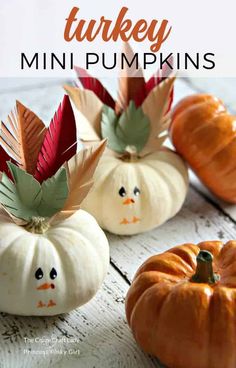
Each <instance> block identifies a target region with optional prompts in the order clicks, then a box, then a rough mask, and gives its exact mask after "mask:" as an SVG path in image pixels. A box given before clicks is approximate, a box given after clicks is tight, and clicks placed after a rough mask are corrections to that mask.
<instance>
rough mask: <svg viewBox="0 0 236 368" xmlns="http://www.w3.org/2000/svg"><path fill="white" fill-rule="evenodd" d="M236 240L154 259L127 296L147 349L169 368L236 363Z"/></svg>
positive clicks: (139, 336)
mask: <svg viewBox="0 0 236 368" xmlns="http://www.w3.org/2000/svg"><path fill="white" fill-rule="evenodd" d="M235 262H236V241H229V242H228V243H226V245H225V246H224V245H223V244H222V242H220V241H212V242H211V241H208V242H203V243H200V244H198V245H194V244H184V245H182V246H178V247H175V248H172V249H170V250H168V251H167V252H165V253H162V254H160V255H156V256H153V257H151V258H149V259H148V260H147V261H146V262H145V263H144V264H143V265H142V266H141V267H140V268H139V270H138V272H137V274H136V276H135V278H134V281H133V283H132V285H131V287H130V289H129V291H128V294H127V297H126V315H127V320H128V323H129V325H130V327H131V329H132V331H133V334H134V337H135V339H136V341H137V342H138V344H139V345H140V346H141V347H142V348H143V350H144V351H146V352H148V353H151V354H153V355H155V356H156V357H158V358H159V359H160V361H161V362H162V363H164V364H165V365H167V367H168V368H222V367H223V368H235V367H236V266H235V264H236V263H235Z"/></svg>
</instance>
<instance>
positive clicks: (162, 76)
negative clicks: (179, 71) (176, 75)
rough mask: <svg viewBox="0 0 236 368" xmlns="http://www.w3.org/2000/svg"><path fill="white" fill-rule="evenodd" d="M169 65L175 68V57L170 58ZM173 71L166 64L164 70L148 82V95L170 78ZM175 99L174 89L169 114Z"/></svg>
mask: <svg viewBox="0 0 236 368" xmlns="http://www.w3.org/2000/svg"><path fill="white" fill-rule="evenodd" d="M169 64H170V65H172V66H173V57H171V58H170V61H169ZM172 71H173V69H172V68H171V67H170V66H169V65H168V64H164V67H163V69H162V70H159V71H158V72H157V73H155V74H154V75H153V76H152V77H151V78H150V79H149V80H148V81H147V82H146V86H145V88H146V93H147V95H148V94H149V93H150V92H151V91H152V89H153V88H155V87H156V86H157V85H158V84H160V83H161V82H163V81H164V80H165V79H166V78H168V76H169V75H170V74H171V72H172ZM173 99H174V88H173V89H172V91H171V93H170V97H169V104H168V108H167V111H166V113H167V112H169V111H170V109H171V106H172V103H173Z"/></svg>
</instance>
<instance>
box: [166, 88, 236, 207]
mask: <svg viewBox="0 0 236 368" xmlns="http://www.w3.org/2000/svg"><path fill="white" fill-rule="evenodd" d="M170 134H171V138H172V142H173V145H174V146H175V148H176V150H177V152H178V153H179V154H180V155H182V157H183V158H184V159H185V160H186V161H187V162H188V163H189V165H190V166H191V168H192V169H193V171H194V172H195V173H196V175H197V176H198V177H199V179H200V180H201V181H202V182H203V183H204V184H205V185H206V186H207V187H208V188H209V189H210V190H211V191H212V193H214V194H215V195H216V196H218V197H219V198H221V199H223V200H225V201H228V202H232V203H236V159H235V158H236V116H233V115H230V114H229V112H227V110H226V108H225V106H224V105H223V103H222V102H221V101H220V100H219V99H217V98H216V97H214V96H211V95H205V94H198V95H193V96H189V97H186V98H184V99H183V100H181V101H180V102H179V103H178V104H177V106H176V107H175V109H174V111H173V114H172V122H171V126H170Z"/></svg>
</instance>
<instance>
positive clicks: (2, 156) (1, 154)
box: [0, 146, 17, 179]
mask: <svg viewBox="0 0 236 368" xmlns="http://www.w3.org/2000/svg"><path fill="white" fill-rule="evenodd" d="M8 161H11V162H13V164H15V165H17V162H16V161H15V160H13V158H11V156H9V155H8V153H7V152H6V151H5V150H4V148H3V147H2V146H0V172H4V173H5V174H6V175H7V176H8V177H9V178H10V179H12V176H11V172H10V170H9V167H8V166H7V162H8Z"/></svg>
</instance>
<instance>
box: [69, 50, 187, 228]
mask: <svg viewBox="0 0 236 368" xmlns="http://www.w3.org/2000/svg"><path fill="white" fill-rule="evenodd" d="M125 50H126V54H127V55H128V59H131V58H132V57H133V52H132V50H131V49H130V47H129V46H127V45H126V49H125ZM76 70H77V72H78V73H79V77H80V79H81V81H82V84H83V85H84V87H86V88H87V89H81V88H77V87H71V86H65V89H66V91H67V93H68V94H69V95H70V97H71V99H72V101H73V102H74V105H75V107H76V109H75V114H76V117H78V118H77V125H78V130H79V136H80V138H81V139H82V140H83V141H84V142H86V144H88V145H89V144H91V142H93V141H100V140H101V139H104V138H107V142H108V144H107V150H106V152H105V155H104V156H103V157H102V159H101V161H100V164H99V166H98V168H97V169H96V172H95V176H94V182H95V185H94V187H93V189H92V190H91V191H90V193H89V195H88V196H87V198H86V199H85V200H84V201H83V203H82V208H84V209H85V210H87V211H88V212H89V213H91V214H92V215H93V216H95V218H96V219H97V221H98V223H99V224H100V226H101V227H102V228H103V229H106V230H108V231H110V232H112V233H116V234H123V235H130V234H136V233H140V232H144V231H147V230H149V229H152V228H154V227H156V226H158V225H161V224H162V223H164V222H165V221H166V220H168V219H169V218H171V217H172V216H174V215H175V214H176V213H177V212H178V211H179V209H180V208H181V206H182V204H183V202H184V199H185V196H186V192H187V188H188V174H187V169H186V166H185V164H184V162H183V160H182V159H181V158H180V157H179V156H178V155H177V154H176V153H175V152H173V151H171V150H169V149H167V148H164V147H163V146H162V145H163V142H164V140H165V139H166V134H165V131H166V129H167V127H168V124H169V109H170V106H171V102H172V96H173V83H174V78H160V77H159V76H158V75H157V76H154V77H152V78H151V79H150V80H149V81H148V82H145V80H144V78H143V76H142V71H141V69H138V71H135V73H136V74H135V75H134V76H133V77H129V76H128V72H127V75H124V74H122V76H121V77H120V79H119V81H120V85H119V92H118V101H117V102H115V101H114V100H113V99H112V97H111V95H110V94H109V93H108V92H107V91H106V90H105V88H104V87H103V86H102V84H101V83H100V82H99V81H98V80H97V79H94V78H92V77H90V76H89V75H88V74H87V73H86V72H85V71H82V70H81V69H79V68H77V69H76ZM129 73H130V72H129ZM133 74H134V73H133Z"/></svg>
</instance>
